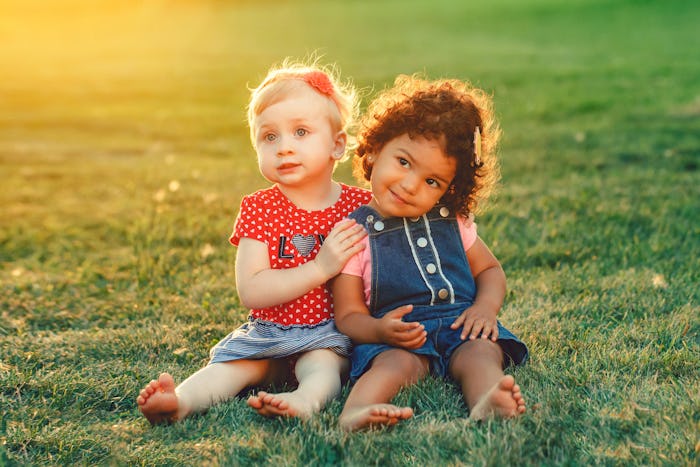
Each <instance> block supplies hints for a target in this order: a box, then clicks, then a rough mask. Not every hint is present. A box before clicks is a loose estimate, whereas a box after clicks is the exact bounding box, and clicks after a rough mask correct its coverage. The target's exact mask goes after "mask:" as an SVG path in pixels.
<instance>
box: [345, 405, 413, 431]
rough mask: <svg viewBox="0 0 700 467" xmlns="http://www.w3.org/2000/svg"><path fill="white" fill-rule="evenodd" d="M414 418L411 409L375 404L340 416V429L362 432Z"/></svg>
mask: <svg viewBox="0 0 700 467" xmlns="http://www.w3.org/2000/svg"><path fill="white" fill-rule="evenodd" d="M411 417H413V409H412V408H410V407H397V406H395V405H392V404H373V405H368V406H366V407H360V408H358V409H354V410H350V411H348V413H346V411H343V413H342V414H340V420H339V422H338V423H339V424H340V427H341V428H342V429H344V430H346V431H355V430H361V429H364V428H372V427H376V426H380V425H385V426H391V425H396V424H397V423H398V422H399V421H400V420H407V419H409V418H411Z"/></svg>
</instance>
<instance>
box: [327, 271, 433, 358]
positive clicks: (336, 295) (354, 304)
mask: <svg viewBox="0 0 700 467" xmlns="http://www.w3.org/2000/svg"><path fill="white" fill-rule="evenodd" d="M331 291H332V292H333V309H334V313H335V325H336V326H337V327H338V329H339V330H340V332H342V333H343V334H345V335H347V336H348V337H350V339H352V340H353V341H354V342H355V343H357V344H378V343H384V344H388V345H391V346H394V347H401V348H404V349H417V348H419V347H421V346H422V345H423V344H424V343H425V339H426V332H425V329H424V327H423V325H422V324H420V323H415V322H412V323H406V322H403V321H402V320H401V318H403V317H404V315H406V314H408V313H410V312H411V310H412V309H413V305H404V306H401V307H399V308H396V309H395V310H392V311H390V312H389V313H387V314H386V315H384V316H383V317H382V318H379V319H377V318H374V317H373V316H372V315H371V314H370V312H369V310H368V309H367V305H366V304H365V301H364V292H363V283H362V278H361V277H359V276H353V275H350V274H339V275H338V276H337V277H336V278H335V279H333V282H332V283H331Z"/></svg>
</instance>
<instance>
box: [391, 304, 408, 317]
mask: <svg viewBox="0 0 700 467" xmlns="http://www.w3.org/2000/svg"><path fill="white" fill-rule="evenodd" d="M411 311H413V305H403V306H400V307H398V308H394V309H393V310H391V311H390V312H388V313H387V314H386V316H387V317H389V318H391V319H401V318H403V317H404V316H406V315H407V314H409V313H410V312H411Z"/></svg>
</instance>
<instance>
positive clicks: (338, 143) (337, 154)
mask: <svg viewBox="0 0 700 467" xmlns="http://www.w3.org/2000/svg"><path fill="white" fill-rule="evenodd" d="M333 141H334V144H333V159H336V160H338V159H342V158H343V156H344V155H345V146H346V145H347V143H348V135H347V133H345V132H344V131H342V130H341V131H339V132H338V133H336V135H335V139H334V140H333Z"/></svg>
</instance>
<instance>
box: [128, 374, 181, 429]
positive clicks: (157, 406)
mask: <svg viewBox="0 0 700 467" xmlns="http://www.w3.org/2000/svg"><path fill="white" fill-rule="evenodd" d="M136 403H137V404H138V405H139V410H140V411H141V412H142V413H143V415H144V416H145V417H146V419H148V421H149V422H151V425H158V424H160V423H171V422H174V421H176V420H177V409H178V400H177V395H176V394H175V380H173V377H172V376H170V375H169V374H168V373H162V374H161V375H160V376H159V377H158V380H157V381H156V380H152V381H151V382H150V383H148V384H147V385H146V386H145V387H144V388H143V389H142V390H141V393H139V396H138V397H137V398H136Z"/></svg>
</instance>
